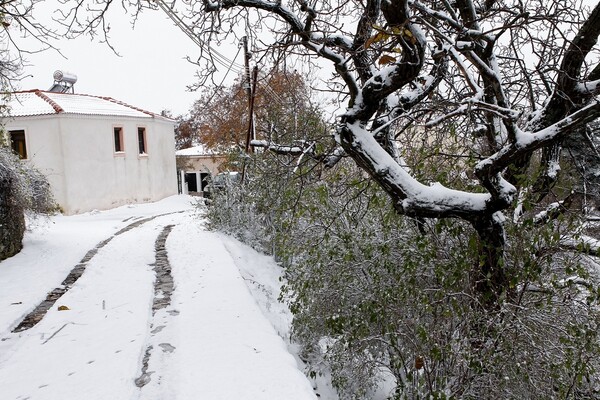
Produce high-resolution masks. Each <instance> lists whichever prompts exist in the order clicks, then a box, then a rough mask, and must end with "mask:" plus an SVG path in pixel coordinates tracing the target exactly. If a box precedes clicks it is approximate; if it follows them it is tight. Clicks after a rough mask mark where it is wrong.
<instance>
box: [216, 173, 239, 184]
mask: <svg viewBox="0 0 600 400" xmlns="http://www.w3.org/2000/svg"><path fill="white" fill-rule="evenodd" d="M238 180H239V173H237V172H221V173H220V174H217V176H215V179H214V182H215V184H218V185H224V184H226V183H228V182H237V181H238Z"/></svg>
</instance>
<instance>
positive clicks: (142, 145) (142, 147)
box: [138, 127, 146, 154]
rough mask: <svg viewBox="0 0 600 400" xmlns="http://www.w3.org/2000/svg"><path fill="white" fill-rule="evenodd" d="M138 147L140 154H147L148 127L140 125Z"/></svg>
mask: <svg viewBox="0 0 600 400" xmlns="http://www.w3.org/2000/svg"><path fill="white" fill-rule="evenodd" d="M138 149H139V153H140V154H146V128H142V127H138Z"/></svg>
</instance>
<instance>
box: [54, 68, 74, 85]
mask: <svg viewBox="0 0 600 400" xmlns="http://www.w3.org/2000/svg"><path fill="white" fill-rule="evenodd" d="M54 80H55V81H57V82H67V83H70V84H71V85H72V84H74V83H75V82H77V75H75V74H72V73H70V72H63V71H61V70H57V71H54Z"/></svg>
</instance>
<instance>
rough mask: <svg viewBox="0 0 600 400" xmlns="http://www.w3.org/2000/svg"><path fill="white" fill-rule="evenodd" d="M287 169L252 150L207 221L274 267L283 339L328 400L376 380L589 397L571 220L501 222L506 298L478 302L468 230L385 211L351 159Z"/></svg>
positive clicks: (461, 393) (409, 387)
mask: <svg viewBox="0 0 600 400" xmlns="http://www.w3.org/2000/svg"><path fill="white" fill-rule="evenodd" d="M276 163H279V165H277V164H276ZM281 163H283V164H281ZM285 164H286V162H285V161H284V160H282V159H281V158H274V157H273V156H272V155H270V154H268V153H266V154H260V155H256V156H254V157H253V158H252V160H251V162H250V163H249V164H248V169H247V171H248V173H247V177H246V182H245V184H244V185H241V186H237V187H232V188H230V189H229V190H228V191H227V192H226V193H224V194H223V197H221V198H217V199H215V200H214V201H215V203H216V204H218V206H215V207H211V208H210V212H209V217H210V220H211V224H212V228H213V229H220V230H224V231H226V232H228V233H230V234H233V235H234V236H236V237H238V238H239V239H241V240H243V241H246V242H247V243H249V244H250V245H253V246H254V247H255V248H257V249H259V250H262V251H265V252H270V253H272V254H274V255H275V256H276V258H277V259H278V260H279V261H280V262H281V264H282V265H283V266H284V267H285V282H284V286H283V292H282V293H283V295H282V299H283V300H284V301H287V302H288V304H289V306H290V309H291V311H292V312H293V314H294V320H293V338H294V339H295V340H296V341H297V342H298V343H300V344H301V345H302V349H303V351H302V357H303V359H304V360H305V361H306V362H307V364H308V365H309V368H310V370H309V371H308V373H309V374H313V375H314V374H319V373H323V372H327V373H329V374H331V377H332V382H333V384H334V385H335V387H336V388H337V390H338V392H339V393H340V398H343V399H369V398H372V396H373V393H374V390H375V389H376V388H377V386H378V384H379V383H380V381H381V380H382V379H385V380H387V381H390V380H392V381H393V385H394V386H395V388H396V389H395V392H393V393H390V394H389V398H391V399H419V398H434V399H450V398H463V399H482V398H490V399H492V398H493V399H499V398H502V399H524V398H527V399H547V398H581V399H587V398H589V399H592V398H598V396H600V386H599V384H598V371H599V369H598V368H599V367H600V365H599V361H598V360H600V357H599V356H600V347H599V337H598V332H599V328H600V326H599V325H600V316H599V314H598V306H599V305H600V304H599V302H600V290H599V289H598V279H597V275H596V274H594V273H593V271H594V268H596V267H597V265H598V264H596V259H595V257H592V256H589V255H587V254H586V252H585V251H582V250H585V249H584V248H581V247H580V248H568V247H566V246H564V243H565V239H566V238H569V239H573V232H574V231H575V230H576V229H575V228H576V227H577V226H578V225H577V224H578V222H577V220H576V219H575V220H573V221H571V220H570V219H569V218H570V217H567V215H566V214H565V215H563V216H561V217H559V218H557V219H554V220H552V221H550V222H545V223H541V222H540V220H539V219H536V218H535V216H533V215H532V216H531V217H530V218H525V219H523V220H521V221H519V222H517V223H514V222H512V221H504V224H505V226H506V229H507V247H506V256H505V260H506V261H505V262H506V263H507V265H506V267H507V270H508V271H510V276H511V279H512V281H511V288H510V292H511V293H509V295H507V298H506V299H505V300H504V301H503V302H502V303H501V304H500V305H499V306H498V308H497V309H495V310H490V309H488V308H487V307H486V306H485V305H482V304H481V302H480V300H481V299H480V298H479V297H478V295H477V293H475V287H476V283H475V282H474V281H475V280H476V279H478V276H479V275H478V274H477V273H476V271H478V269H479V265H478V262H480V255H479V254H480V250H481V249H480V248H479V246H480V244H479V241H478V239H477V235H476V232H474V230H473V228H472V227H471V226H470V225H469V224H466V223H464V222H461V221H458V220H452V219H445V220H437V221H436V220H432V221H429V222H424V221H419V220H414V219H411V218H407V217H405V216H399V215H397V214H396V213H395V212H394V210H393V209H392V208H391V207H390V206H389V202H388V198H387V197H386V195H385V194H384V193H383V192H382V191H381V190H380V189H379V188H378V187H377V185H375V184H373V182H372V181H371V180H370V179H368V178H367V177H365V176H364V175H363V174H361V173H360V171H359V170H358V169H357V168H356V167H354V166H353V165H351V164H350V163H345V162H342V163H341V164H340V165H338V166H336V168H335V169H333V170H321V169H320V167H319V166H318V165H316V164H314V163H311V162H307V163H305V164H304V165H301V166H297V165H295V163H294V161H293V160H291V159H290V160H287V164H288V166H289V168H284V167H285ZM388 383H389V382H388Z"/></svg>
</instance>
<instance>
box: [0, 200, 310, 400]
mask: <svg viewBox="0 0 600 400" xmlns="http://www.w3.org/2000/svg"><path fill="white" fill-rule="evenodd" d="M197 213H198V211H197V210H196V209H194V208H193V207H191V206H190V198H189V197H186V196H175V197H171V198H168V199H165V200H163V201H161V202H158V203H154V204H144V205H135V206H126V207H120V208H118V209H114V210H109V211H104V212H95V213H88V214H83V215H79V216H71V217H63V216H57V217H53V218H52V219H51V220H50V221H49V222H47V223H46V224H45V226H41V227H37V228H35V229H34V230H32V231H31V232H29V233H28V235H27V237H26V241H25V248H24V250H23V251H22V252H21V253H20V254H19V255H17V256H15V257H13V258H10V259H8V260H5V261H2V262H1V263H0V400H9V399H10V400H12V399H20V400H24V399H30V400H34V399H40V400H52V399H57V400H58V399H60V400H70V399H84V398H85V399H88V400H92V399H99V400H100V399H101V400H119V399H127V400H130V399H157V400H158V399H165V400H171V399H182V400H183V399H190V400H192V399H193V400H196V399H209V400H213V399H232V400H233V399H236V400H237V399H253V400H259V399H269V400H271V399H272V400H278V399H286V400H294V399H299V400H301V399H315V398H316V396H315V393H314V391H313V388H312V385H311V383H310V382H309V381H308V380H307V378H306V377H305V376H304V375H303V374H302V372H301V371H300V370H299V369H298V365H297V363H296V360H295V359H294V357H293V356H292V355H290V353H289V352H288V349H287V346H286V342H285V340H284V339H286V335H287V328H288V326H289V314H287V313H286V311H285V309H284V308H283V307H282V306H281V305H279V304H277V303H276V302H275V298H276V296H277V290H278V289H277V285H278V283H277V274H278V270H277V267H276V265H275V264H274V263H273V262H272V261H270V259H268V258H266V257H262V256H260V255H258V254H256V253H254V252H252V251H251V250H250V249H248V248H247V247H245V246H242V245H241V244H239V243H237V242H235V241H233V240H231V239H229V238H226V237H224V236H221V235H219V234H215V233H211V232H207V231H206V230H204V228H203V227H202V224H201V223H200V217H199V216H198V215H197ZM123 228H126V229H123ZM161 234H162V235H161ZM161 237H162V246H163V247H164V250H166V252H167V258H166V262H165V261H164V260H163V261H160V260H159V258H160V254H163V255H164V253H163V252H162V251H161V250H162V247H161ZM95 249H97V251H95ZM91 250H92V251H91ZM90 251H91V252H90ZM86 254H87V257H86ZM157 255H158V257H159V258H157ZM163 258H164V257H163ZM157 260H158V262H157ZM78 265H79V269H80V270H83V271H84V272H83V274H82V275H81V276H80V277H78V276H76V275H77V274H75V275H73V274H71V275H72V276H76V278H78V279H76V280H75V282H74V283H72V284H68V285H66V287H67V288H68V290H67V291H66V293H64V294H63V295H62V296H61V297H60V298H58V300H56V302H55V303H53V304H52V306H51V307H50V309H49V310H48V312H47V313H46V314H45V315H44V317H43V319H41V321H39V323H37V324H35V325H34V326H32V327H30V328H29V327H24V328H19V329H17V328H18V327H19V325H20V324H21V322H22V321H23V319H24V318H25V317H26V316H27V315H28V314H30V313H31V312H32V311H34V310H35V309H36V307H37V306H38V305H39V304H40V303H42V302H43V301H44V299H46V296H47V294H48V293H49V292H51V291H52V290H54V289H56V288H58V289H60V290H62V291H64V289H65V285H64V284H63V283H64V282H63V281H64V279H65V278H66V277H67V276H68V275H69V273H70V272H71V271H72V270H73V268H74V267H76V266H78ZM155 270H158V271H159V275H160V274H165V278H167V279H168V280H169V279H172V283H173V285H172V284H171V283H169V282H167V283H163V284H162V286H160V285H158V286H157V285H155V282H156V276H157V274H156V272H155ZM245 278H246V279H245ZM247 282H253V283H254V284H255V285H256V286H255V287H254V288H253V287H252V286H250V287H249V286H248V285H247ZM171 286H174V290H173V292H172V294H171V293H166V292H168V291H169V288H170V287H171ZM257 288H258V289H257ZM163 291H164V292H163ZM153 304H154V307H153ZM61 306H63V307H61ZM59 307H61V308H68V309H67V310H62V311H61V310H59ZM267 310H268V311H267Z"/></svg>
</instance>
